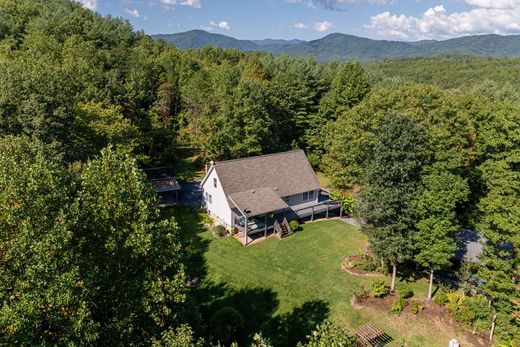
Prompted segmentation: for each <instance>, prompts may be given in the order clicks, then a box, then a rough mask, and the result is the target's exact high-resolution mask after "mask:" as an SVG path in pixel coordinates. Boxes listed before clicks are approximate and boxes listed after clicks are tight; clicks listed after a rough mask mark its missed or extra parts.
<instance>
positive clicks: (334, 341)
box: [298, 320, 354, 347]
mask: <svg viewBox="0 0 520 347" xmlns="http://www.w3.org/2000/svg"><path fill="white" fill-rule="evenodd" d="M307 338H308V339H309V341H308V342H307V344H305V346H306V347H322V346H345V347H346V346H353V345H354V339H353V337H352V336H350V335H349V334H347V333H346V332H345V331H344V330H343V329H341V328H340V327H338V326H337V325H335V324H333V323H331V322H329V321H327V320H326V321H324V322H323V323H321V324H320V325H319V326H317V327H316V330H314V331H312V332H311V334H310V335H308V336H307ZM298 346H301V344H298Z"/></svg>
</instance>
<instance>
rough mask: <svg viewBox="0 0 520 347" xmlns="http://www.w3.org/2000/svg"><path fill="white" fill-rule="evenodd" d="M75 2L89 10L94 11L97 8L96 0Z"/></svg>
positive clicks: (78, 0)
mask: <svg viewBox="0 0 520 347" xmlns="http://www.w3.org/2000/svg"><path fill="white" fill-rule="evenodd" d="M77 2H78V3H79V4H80V5H81V6H83V7H85V8H88V9H89V10H92V11H95V10H96V9H97V5H98V4H97V0H77Z"/></svg>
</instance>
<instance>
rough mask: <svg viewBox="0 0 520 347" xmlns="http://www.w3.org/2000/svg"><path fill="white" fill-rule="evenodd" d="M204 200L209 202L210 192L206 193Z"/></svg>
mask: <svg viewBox="0 0 520 347" xmlns="http://www.w3.org/2000/svg"><path fill="white" fill-rule="evenodd" d="M204 200H206V201H208V200H209V194H208V192H205V194H204Z"/></svg>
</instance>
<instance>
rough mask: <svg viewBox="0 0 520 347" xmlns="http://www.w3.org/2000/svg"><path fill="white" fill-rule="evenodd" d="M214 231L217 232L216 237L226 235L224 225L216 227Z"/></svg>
mask: <svg viewBox="0 0 520 347" xmlns="http://www.w3.org/2000/svg"><path fill="white" fill-rule="evenodd" d="M213 231H214V232H215V235H218V236H220V237H222V236H224V235H225V234H226V228H225V227H224V226H223V225H220V224H218V225H215V227H214V228H213Z"/></svg>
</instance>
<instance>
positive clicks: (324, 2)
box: [285, 0, 506, 11]
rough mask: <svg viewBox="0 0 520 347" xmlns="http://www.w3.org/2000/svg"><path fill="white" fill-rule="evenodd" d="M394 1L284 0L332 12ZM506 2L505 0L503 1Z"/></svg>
mask: <svg viewBox="0 0 520 347" xmlns="http://www.w3.org/2000/svg"><path fill="white" fill-rule="evenodd" d="M393 1H394V0H285V2H286V3H289V4H304V5H305V6H307V7H310V8H317V7H318V6H321V7H323V8H325V9H327V10H333V11H345V10H346V8H345V5H353V4H363V3H369V4H389V3H392V2H393ZM503 1H506V0H503Z"/></svg>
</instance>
